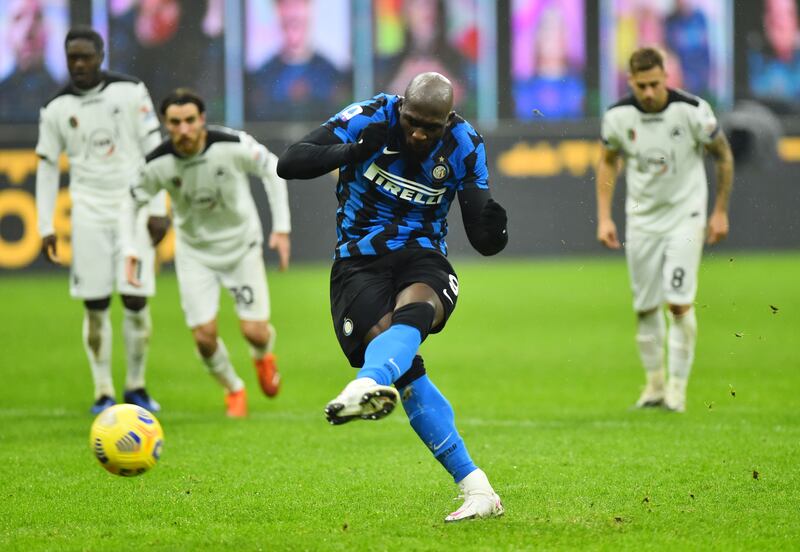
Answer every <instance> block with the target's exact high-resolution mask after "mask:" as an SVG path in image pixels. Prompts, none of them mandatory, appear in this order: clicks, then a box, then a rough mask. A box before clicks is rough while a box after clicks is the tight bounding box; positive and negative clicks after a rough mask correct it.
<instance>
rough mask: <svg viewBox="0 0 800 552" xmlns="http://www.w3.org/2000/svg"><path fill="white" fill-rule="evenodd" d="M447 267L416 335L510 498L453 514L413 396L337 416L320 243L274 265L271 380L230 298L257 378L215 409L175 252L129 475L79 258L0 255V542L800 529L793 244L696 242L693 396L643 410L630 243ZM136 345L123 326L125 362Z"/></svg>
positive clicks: (793, 544) (766, 535)
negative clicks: (72, 272) (6, 264)
mask: <svg viewBox="0 0 800 552" xmlns="http://www.w3.org/2000/svg"><path fill="white" fill-rule="evenodd" d="M456 268H457V269H459V276H460V281H461V296H460V299H459V308H458V310H457V311H456V313H455V315H454V317H453V318H452V319H451V321H450V323H449V325H448V327H447V329H446V331H445V332H444V333H442V334H439V335H435V336H433V337H432V338H431V339H430V340H429V341H428V342H427V343H425V344H424V345H423V349H422V352H423V354H424V356H425V358H426V365H427V367H428V370H429V373H430V374H431V375H432V379H433V380H434V381H435V382H436V383H437V385H438V386H439V387H440V388H441V389H442V390H443V391H444V393H445V394H446V395H447V396H448V397H449V399H450V401H451V402H452V403H453V405H454V408H455V410H456V415H457V423H458V425H459V427H460V430H461V432H462V434H463V437H464V439H465V441H466V443H467V444H468V446H469V447H470V450H471V453H472V456H473V458H474V459H475V460H476V462H477V463H478V464H479V465H481V466H482V467H483V468H484V469H485V470H486V471H487V472H488V474H489V475H490V477H491V479H492V481H493V482H494V484H495V486H496V488H497V490H498V492H499V493H500V494H501V496H502V498H503V501H504V503H505V506H506V509H507V513H506V516H505V517H504V518H501V519H495V520H489V521H484V522H471V523H466V524H459V525H445V524H444V523H442V519H443V517H444V515H445V514H447V513H448V512H449V511H451V510H452V509H454V508H455V507H456V506H457V504H458V503H457V502H454V501H453V499H454V498H455V496H456V488H455V486H454V485H453V483H452V481H450V480H449V479H448V477H447V475H446V473H445V472H444V471H443V470H442V469H441V467H440V466H439V465H438V464H436V463H435V462H434V460H433V459H432V458H431V457H430V455H429V453H428V451H427V449H426V448H425V447H424V446H423V445H422V444H421V443H420V442H419V441H418V440H417V439H416V437H415V435H414V434H413V432H412V430H411V428H410V427H409V426H408V424H407V422H406V420H405V415H404V414H403V413H402V411H400V412H396V413H395V414H393V415H392V416H391V417H389V418H387V419H386V420H384V421H381V422H377V423H367V422H357V423H353V424H349V425H346V426H344V427H329V426H328V425H327V424H326V423H325V421H324V419H323V415H322V407H323V405H324V404H325V402H326V401H327V400H328V399H330V398H331V397H333V396H334V395H335V394H336V393H338V391H339V390H340V388H341V387H342V386H343V385H344V384H345V383H346V382H347V381H348V380H349V378H351V377H352V375H353V371H352V370H351V369H350V368H349V367H348V366H347V365H346V362H345V361H344V359H343V356H342V355H341V353H340V352H339V350H338V346H337V344H336V341H335V339H334V337H333V332H332V329H331V327H330V316H329V313H328V296H327V293H328V291H327V290H328V288H327V285H328V284H327V267H323V266H318V267H294V268H293V270H292V271H290V272H289V273H287V274H277V273H274V272H273V273H271V274H270V286H271V292H272V303H273V316H274V322H275V324H276V326H277V327H278V331H279V340H278V354H279V359H280V365H281V368H282V371H283V374H284V384H285V387H284V390H283V392H282V394H281V395H280V396H279V397H278V398H277V399H276V400H273V401H268V400H267V399H265V398H264V397H262V396H260V395H259V394H258V393H257V389H258V386H257V383H256V380H255V374H254V373H253V372H252V368H251V366H250V363H249V361H248V360H247V354H248V353H247V348H246V347H245V345H244V342H243V340H242V339H240V338H239V337H238V335H237V327H236V323H235V318H234V317H233V314H232V309H231V304H230V301H229V300H227V298H226V299H225V300H224V301H223V306H222V311H221V315H220V325H221V333H222V335H223V336H224V338H225V340H226V343H227V345H228V348H229V350H230V351H231V354H232V357H233V359H234V361H235V363H236V365H237V367H238V369H239V371H240V373H241V374H242V375H243V377H244V379H245V381H246V383H247V384H248V388H249V389H250V405H251V416H250V418H249V419H247V420H243V421H235V420H227V419H224V417H223V416H222V392H221V390H220V389H219V388H218V387H216V384H215V383H214V382H213V381H212V380H211V378H209V377H208V376H207V375H206V374H205V373H204V371H203V369H202V367H201V365H200V363H199V361H198V360H197V359H196V357H195V355H194V352H193V349H192V344H191V338H190V335H189V333H188V332H187V331H186V329H185V327H184V324H183V318H182V314H181V312H180V308H179V302H178V296H177V289H176V283H175V279H174V277H173V276H172V275H171V274H168V273H167V274H163V275H162V276H161V277H160V280H159V295H158V296H157V297H156V298H155V300H154V301H153V302H152V309H153V320H154V324H155V332H154V336H153V340H152V349H151V363H150V371H149V382H150V383H149V388H150V390H151V391H152V393H153V395H154V396H155V397H156V398H157V399H158V400H159V401H161V403H162V405H163V407H164V411H163V413H162V414H161V415H160V416H159V418H160V420H161V423H162V425H163V427H164V429H165V433H166V443H165V448H164V452H163V456H162V460H161V462H160V463H159V465H157V466H156V467H155V468H154V469H153V470H152V471H151V472H150V473H148V474H146V475H144V476H141V477H138V478H132V479H123V478H118V477H114V476H112V475H109V474H107V473H106V472H105V471H103V470H102V468H101V467H100V466H99V464H98V463H97V462H96V460H95V459H94V458H93V456H92V454H91V451H90V449H89V446H88V431H89V426H90V424H91V421H92V419H91V416H90V415H89V414H88V413H87V408H88V406H89V403H90V400H91V394H92V389H91V383H90V376H89V370H88V366H87V364H86V360H85V358H84V354H83V350H82V347H81V345H80V322H81V317H82V312H81V307H80V304H79V303H76V302H73V301H71V300H70V299H69V298H68V295H67V279H66V275H65V274H61V275H59V276H58V277H44V276H35V275H32V276H24V277H5V278H2V279H0V305H2V323H0V343H2V352H0V399H1V400H0V493H2V496H0V549H2V550H26V551H27V550H41V549H51V550H142V549H147V550H195V549H214V550H217V549H236V550H257V549H262V550H284V549H290V550H305V549H308V550H345V549H362V550H367V549H369V550H373V549H375V550H401V549H408V550H420V549H448V550H518V549H533V548H536V549H543V550H547V549H607V550H619V549H627V550H641V549H666V548H670V549H674V550H683V549H694V550H733V549H754V550H767V549H791V548H794V549H797V548H798V547H800V515H799V514H798V511H800V467H798V457H800V395H799V394H798V388H799V387H800V370H799V369H800V353H798V350H799V347H798V337H799V336H800V285H799V284H798V282H800V254H788V253H782V254H777V253H775V254H763V255H752V254H751V255H744V254H735V255H730V254H718V255H716V256H714V255H710V256H708V257H707V258H706V260H705V261H704V264H703V266H702V270H701V282H700V293H699V296H698V300H697V308H698V319H699V328H700V330H699V332H700V335H699V342H698V348H697V360H696V365H695V372H694V375H693V378H692V380H691V384H690V387H689V400H688V412H687V413H686V414H684V415H676V414H669V413H665V412H661V411H651V412H639V411H631V410H629V406H630V404H631V403H632V402H633V401H634V400H635V399H636V397H637V396H638V392H639V389H640V387H641V384H642V380H643V376H642V373H641V370H640V368H639V365H638V360H637V356H636V350H635V344H634V339H633V331H634V319H633V316H632V314H631V311H630V306H629V292H628V285H627V276H626V272H625V267H624V262H623V260H622V258H616V259H607V258H603V259H584V258H582V259H573V260H569V261H567V260H564V261H540V262H527V261H508V260H506V261H499V262H493V261H486V262H458V261H456ZM770 305H772V306H774V307H777V309H778V310H777V312H776V313H773V311H772V309H771V307H770ZM114 319H115V329H116V328H118V327H119V324H118V322H119V319H120V308H119V304H118V303H115V305H114ZM122 353H123V349H122V341H121V336H120V333H119V331H117V332H116V334H115V343H114V363H115V369H114V371H115V375H116V382H117V384H118V385H119V384H120V383H121V382H122V380H123V354H122ZM734 394H735V396H734ZM755 472H758V478H757V479H756V478H755V477H754V473H755Z"/></svg>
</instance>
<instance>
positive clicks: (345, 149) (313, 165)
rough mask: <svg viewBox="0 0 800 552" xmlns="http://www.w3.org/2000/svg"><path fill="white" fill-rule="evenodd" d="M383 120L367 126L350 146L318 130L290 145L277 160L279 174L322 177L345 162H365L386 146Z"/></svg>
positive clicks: (297, 176) (386, 126)
mask: <svg viewBox="0 0 800 552" xmlns="http://www.w3.org/2000/svg"><path fill="white" fill-rule="evenodd" d="M388 133H389V127H388V123H386V121H381V122H377V123H371V124H369V125H367V126H366V127H365V128H364V129H363V130H362V131H361V134H360V135H359V137H358V140H357V141H356V142H354V143H352V144H345V143H342V141H341V140H340V139H339V138H338V137H337V136H336V135H335V134H334V133H333V132H331V131H330V130H328V129H327V128H325V127H318V128H316V129H314V130H312V131H311V132H309V133H308V134H307V135H306V136H305V137H304V138H303V139H302V140H300V141H299V142H296V143H294V144H292V145H291V146H289V149H287V150H286V151H285V152H284V153H283V155H281V156H280V158H279V159H278V175H279V176H281V177H282V178H286V179H287V180H289V179H301V180H302V179H309V178H316V177H318V176H322V175H323V174H326V173H329V172H331V171H332V170H334V169H338V168H339V167H341V166H343V165H347V164H348V163H353V162H359V161H365V160H366V159H369V157H370V156H372V155H373V154H374V153H375V152H376V151H378V150H379V149H380V148H382V147H383V146H384V145H386V141H387V138H388Z"/></svg>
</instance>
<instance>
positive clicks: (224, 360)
mask: <svg viewBox="0 0 800 552" xmlns="http://www.w3.org/2000/svg"><path fill="white" fill-rule="evenodd" d="M200 358H201V359H202V361H203V364H205V365H206V368H208V372H209V373H210V374H211V375H212V376H214V378H216V380H217V381H218V382H219V383H220V385H222V386H223V387H224V388H225V389H227V390H228V391H229V392H231V393H233V392H235V391H239V390H241V389H242V388H244V382H243V381H242V379H241V378H240V377H239V376H238V375H237V374H236V370H235V369H234V368H233V364H231V360H230V358H229V357H228V349H227V348H226V347H225V342H224V341H222V338H219V337H218V338H217V350H216V351H214V354H213V355H211V357H209V358H205V357H203V356H202V355H200Z"/></svg>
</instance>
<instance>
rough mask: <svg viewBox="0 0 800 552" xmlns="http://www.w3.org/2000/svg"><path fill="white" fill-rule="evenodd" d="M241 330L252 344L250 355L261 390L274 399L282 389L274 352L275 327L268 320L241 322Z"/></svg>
mask: <svg viewBox="0 0 800 552" xmlns="http://www.w3.org/2000/svg"><path fill="white" fill-rule="evenodd" d="M239 328H240V329H241V331H242V335H244V338H245V339H246V340H247V342H248V343H249V344H250V355H251V356H252V358H253V364H254V366H255V368H256V374H258V383H259V384H260V385H261V390H262V391H263V392H264V394H265V395H266V396H268V397H274V396H275V395H277V394H278V391H280V387H281V374H280V372H278V365H277V358H276V357H275V354H274V353H273V352H272V350H273V348H274V347H275V341H276V338H277V334H276V332H275V327H274V326H273V325H272V324H270V323H269V322H268V321H266V320H239Z"/></svg>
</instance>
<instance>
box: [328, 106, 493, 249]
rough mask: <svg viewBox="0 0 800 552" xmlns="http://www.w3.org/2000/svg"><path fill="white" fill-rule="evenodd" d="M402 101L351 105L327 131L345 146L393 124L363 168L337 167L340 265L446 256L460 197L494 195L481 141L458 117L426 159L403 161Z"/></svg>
mask: <svg viewBox="0 0 800 552" xmlns="http://www.w3.org/2000/svg"><path fill="white" fill-rule="evenodd" d="M399 99H400V98H399V96H394V95H390V94H378V95H377V96H375V97H374V98H372V99H370V100H367V101H364V102H359V103H355V104H352V105H350V106H349V107H347V108H346V109H344V110H342V111H341V112H339V113H338V114H337V115H335V116H333V117H331V118H330V119H329V120H328V121H327V122H325V123H324V125H323V126H324V127H326V128H327V129H329V130H330V131H331V132H333V133H334V134H335V135H336V136H337V137H338V138H339V139H340V140H341V141H342V142H343V143H354V142H356V141H357V140H358V136H359V134H360V132H361V130H362V129H363V128H364V127H366V126H367V125H369V124H370V123H374V122H380V121H388V123H389V141H388V143H387V145H386V147H384V148H383V149H381V150H379V151H378V152H376V153H375V154H374V155H373V156H372V157H370V158H369V159H367V160H366V161H364V162H361V163H352V164H348V165H344V166H342V167H340V170H339V182H338V184H337V187H336V196H337V198H338V200H339V207H338V209H337V211H336V232H337V238H338V243H337V246H336V252H335V255H334V257H335V258H336V259H342V258H347V257H357V256H359V255H382V254H385V253H388V252H390V251H396V250H398V249H408V248H423V249H434V250H438V251H440V252H441V253H443V254H445V255H446V254H447V244H446V242H445V235H446V234H447V212H448V211H449V210H450V205H451V204H452V202H453V200H454V199H455V197H456V193H457V192H458V191H459V190H465V189H470V188H479V189H483V190H488V188H489V171H488V169H487V166H486V150H485V147H484V144H483V138H482V137H481V136H480V134H478V133H477V132H476V131H475V129H474V128H472V125H470V124H469V123H468V122H467V121H465V120H464V119H462V118H461V117H459V116H458V115H453V116H451V118H450V121H449V123H448V125H447V128H446V130H445V132H444V135H443V136H442V138H441V140H440V141H439V142H438V143H437V144H436V145H435V146H434V148H433V149H432V151H431V153H430V155H428V157H427V158H426V159H424V160H422V161H420V160H418V159H414V158H413V157H410V156H407V155H403V154H402V153H401V151H402V147H401V141H402V140H403V137H402V136H403V135H402V132H401V130H400V125H399V113H398V107H399V106H398V100H399Z"/></svg>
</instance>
